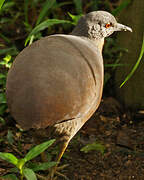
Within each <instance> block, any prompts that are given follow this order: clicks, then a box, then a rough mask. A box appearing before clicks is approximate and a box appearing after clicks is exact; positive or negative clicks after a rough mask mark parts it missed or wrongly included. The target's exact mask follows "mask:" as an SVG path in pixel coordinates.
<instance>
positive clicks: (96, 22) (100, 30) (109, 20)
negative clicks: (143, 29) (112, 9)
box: [72, 11, 132, 39]
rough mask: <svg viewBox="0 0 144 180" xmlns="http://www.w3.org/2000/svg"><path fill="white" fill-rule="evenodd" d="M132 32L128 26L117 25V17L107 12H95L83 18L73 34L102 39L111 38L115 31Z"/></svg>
mask: <svg viewBox="0 0 144 180" xmlns="http://www.w3.org/2000/svg"><path fill="white" fill-rule="evenodd" d="M122 30H124V31H127V30H128V31H132V29H131V28H129V27H128V26H125V25H122V24H119V23H117V21H116V19H115V17H114V16H113V15H112V14H110V13H109V12H106V11H93V12H90V13H88V14H86V15H84V16H82V17H81V18H80V20H79V22H78V24H77V26H76V27H75V29H74V30H73V32H72V34H73V35H77V36H84V37H88V38H89V39H102V38H105V37H107V36H110V35H111V34H112V33H113V32H114V31H122Z"/></svg>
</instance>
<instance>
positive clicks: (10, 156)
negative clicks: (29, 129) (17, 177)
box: [0, 152, 18, 165]
mask: <svg viewBox="0 0 144 180" xmlns="http://www.w3.org/2000/svg"><path fill="white" fill-rule="evenodd" d="M0 158H1V159H3V160H5V161H8V162H9V163H12V164H14V165H17V163H18V159H17V158H16V157H15V156H14V155H13V154H11V153H2V152H0Z"/></svg>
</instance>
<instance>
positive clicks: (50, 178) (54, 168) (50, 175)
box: [48, 141, 69, 180]
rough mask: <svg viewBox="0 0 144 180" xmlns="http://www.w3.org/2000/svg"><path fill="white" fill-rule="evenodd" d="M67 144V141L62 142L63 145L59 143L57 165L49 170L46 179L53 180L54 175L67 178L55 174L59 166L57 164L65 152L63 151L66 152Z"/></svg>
mask: <svg viewBox="0 0 144 180" xmlns="http://www.w3.org/2000/svg"><path fill="white" fill-rule="evenodd" d="M68 144H69V141H64V142H63V143H61V145H60V151H59V154H58V156H57V158H56V162H57V164H56V165H55V166H54V167H52V168H51V170H50V173H49V175H48V178H49V179H48V180H53V178H54V175H55V174H57V175H59V176H62V177H64V178H65V179H67V177H66V176H65V175H63V174H61V173H59V172H57V169H58V164H59V162H60V160H61V158H62V156H63V154H64V152H65V150H66V148H67V146H68ZM64 167H66V166H63V168H64ZM59 169H62V168H61V167H60V168H59Z"/></svg>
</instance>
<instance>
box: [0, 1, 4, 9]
mask: <svg viewBox="0 0 144 180" xmlns="http://www.w3.org/2000/svg"><path fill="white" fill-rule="evenodd" d="M4 2H5V0H0V9H1V7H2V5H3V3H4Z"/></svg>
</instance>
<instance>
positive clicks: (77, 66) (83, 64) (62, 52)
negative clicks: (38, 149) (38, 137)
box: [7, 35, 103, 129]
mask: <svg viewBox="0 0 144 180" xmlns="http://www.w3.org/2000/svg"><path fill="white" fill-rule="evenodd" d="M102 85H103V62H102V57H101V54H100V53H99V52H98V51H97V49H94V46H93V45H91V44H90V42H88V41H86V40H82V39H81V38H78V37H74V36H64V35H63V36H60V35H56V36H48V37H45V38H42V39H41V40H39V41H37V42H35V43H33V44H32V45H31V46H29V47H27V48H25V49H24V50H23V51H22V52H21V53H20V54H19V55H18V56H17V58H16V60H15V62H14V64H13V65H12V68H11V69H10V71H9V73H8V79H7V100H8V105H9V108H10V111H11V113H12V115H13V116H14V118H15V119H16V120H17V122H18V123H19V124H20V125H21V127H22V128H24V129H29V128H44V127H47V126H49V125H54V124H56V123H59V122H62V121H65V120H68V119H73V118H79V117H83V116H84V115H87V114H88V112H91V111H92V110H91V109H92V108H93V110H94V108H95V107H93V106H92V104H93V103H95V104H99V102H100V98H101V93H102Z"/></svg>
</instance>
